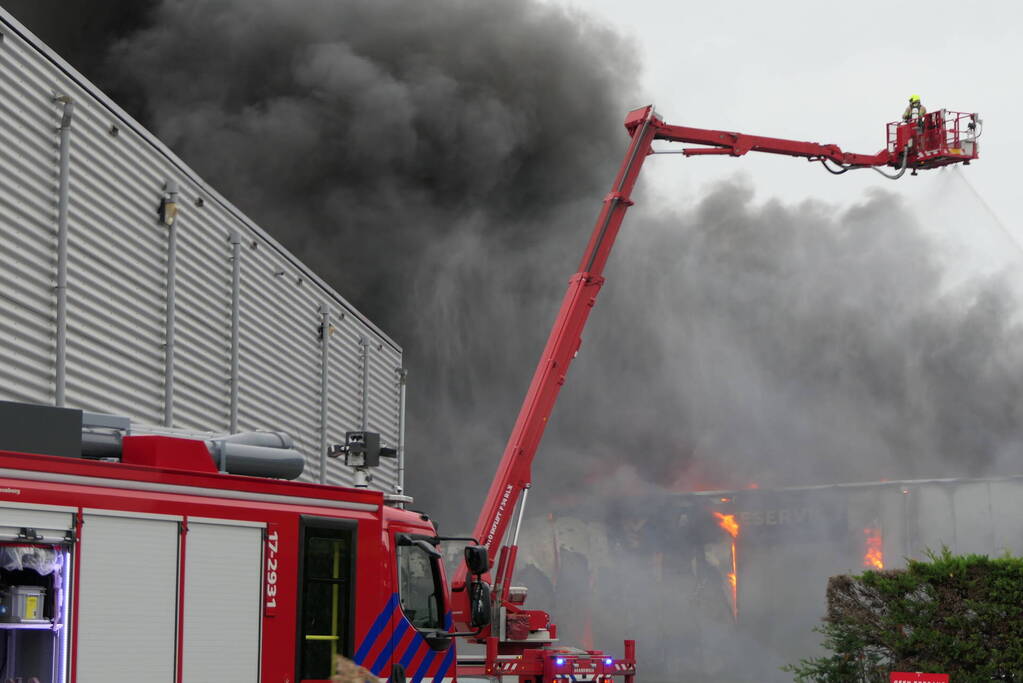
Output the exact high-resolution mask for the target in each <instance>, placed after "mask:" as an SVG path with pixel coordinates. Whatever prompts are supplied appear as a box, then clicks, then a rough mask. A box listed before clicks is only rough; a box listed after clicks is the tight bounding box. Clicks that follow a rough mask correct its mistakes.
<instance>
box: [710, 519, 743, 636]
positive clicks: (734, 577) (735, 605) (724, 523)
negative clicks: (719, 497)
mask: <svg viewBox="0 0 1023 683" xmlns="http://www.w3.org/2000/svg"><path fill="white" fill-rule="evenodd" d="M714 516H715V517H717V518H718V526H720V527H721V528H722V529H724V530H725V531H727V532H728V535H729V536H731V537H732V571H730V572H728V574H727V576H728V586H729V588H730V589H731V591H732V619H733V620H734V621H735V623H739V563H738V560H737V559H736V553H735V539H737V538H738V537H739V522H738V521H737V520H736V519H735V515H725V514H722V513H720V512H715V513H714Z"/></svg>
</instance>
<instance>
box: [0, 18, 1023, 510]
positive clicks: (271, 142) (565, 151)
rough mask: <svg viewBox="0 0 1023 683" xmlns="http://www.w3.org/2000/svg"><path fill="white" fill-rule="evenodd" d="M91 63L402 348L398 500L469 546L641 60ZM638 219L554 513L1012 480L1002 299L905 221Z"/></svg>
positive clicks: (363, 42)
mask: <svg viewBox="0 0 1023 683" xmlns="http://www.w3.org/2000/svg"><path fill="white" fill-rule="evenodd" d="M117 4H118V3H106V4H104V5H103V7H104V8H106V7H107V6H108V5H110V6H114V5H117ZM120 4H121V5H122V6H124V7H128V6H132V5H133V3H130V2H129V3H120ZM17 5H18V3H14V4H13V5H12V4H11V3H7V6H8V7H9V8H10V9H12V10H13V11H14V12H15V14H16V15H17V14H18V6H17ZM60 17H61V15H60V14H59V13H54V14H51V15H49V16H48V17H42V18H40V17H37V19H38V20H39V21H40V22H42V24H43V25H44V26H45V25H46V22H47V21H49V22H50V23H51V24H60ZM25 20H26V21H28V20H29V19H28V18H27V17H25ZM61 25H63V24H61ZM31 27H32V28H36V27H35V26H31ZM36 30H40V29H39V28H36ZM40 32H41V33H42V34H43V35H44V37H45V36H46V31H45V30H40ZM65 33H66V31H65ZM54 35H60V32H59V31H57V32H56V33H55V34H54ZM101 37H104V39H106V40H109V41H111V44H110V45H106V46H104V51H103V55H104V56H103V57H102V59H101V58H99V57H97V56H96V55H97V54H98V53H97V51H96V48H95V46H91V47H89V48H88V49H84V50H82V54H83V55H85V56H84V57H82V59H84V60H86V63H88V64H90V65H91V66H90V67H89V68H92V69H94V73H92V74H90V75H91V76H92V77H93V78H95V79H96V80H97V81H99V82H100V83H101V84H102V85H103V86H104V87H105V88H108V89H113V90H115V91H116V92H128V93H131V94H132V97H134V98H136V99H135V100H130V102H131V101H134V102H135V104H134V105H133V106H134V107H135V108H134V112H135V113H136V114H137V115H138V116H139V117H140V118H142V120H143V121H144V122H145V123H146V124H147V125H149V126H150V127H152V128H153V129H154V130H155V132H156V133H157V134H158V135H159V136H160V137H162V138H163V139H164V140H166V141H167V142H168V143H169V144H170V145H171V146H172V147H173V148H174V149H175V150H176V151H177V152H178V153H179V154H181V155H182V157H183V158H184V159H186V160H187V161H188V162H189V163H190V164H192V165H193V166H195V167H196V168H197V169H198V170H199V171H200V172H201V173H203V174H204V175H205V176H206V177H207V178H208V179H209V180H210V181H211V182H212V183H213V184H214V185H216V186H217V187H219V188H220V189H221V190H222V191H223V192H224V193H225V194H226V195H227V196H228V197H229V198H231V199H232V200H233V201H235V202H236V203H237V204H238V205H239V206H241V207H242V208H243V209H244V210H245V211H246V212H248V213H249V214H250V215H252V216H253V217H254V218H255V219H256V220H257V221H259V222H260V223H261V224H263V225H264V226H265V227H266V228H267V229H268V230H269V231H270V232H271V233H272V234H274V235H275V236H277V237H278V238H279V239H281V240H282V241H283V242H284V243H285V244H286V245H287V246H288V247H289V248H291V249H292V250H293V251H295V252H296V253H297V254H298V255H299V257H300V258H302V259H303V260H305V261H306V262H307V263H309V264H310V265H311V266H312V267H313V268H314V269H315V270H317V271H318V272H320V273H321V274H323V275H324V276H325V277H326V278H327V279H328V280H330V281H331V282H332V283H333V284H335V285H336V286H337V288H338V289H339V290H340V291H341V292H343V293H344V294H345V295H346V296H347V297H348V298H349V299H351V300H352V301H353V303H355V304H356V305H357V306H359V307H360V308H361V309H362V310H364V311H365V312H366V313H367V314H368V315H369V316H370V317H371V318H373V319H374V320H377V321H379V322H380V323H381V325H382V326H383V327H384V328H385V329H387V330H388V331H389V332H390V333H391V334H392V335H393V336H395V337H396V338H397V339H398V340H399V341H400V342H401V343H402V344H403V345H404V347H405V349H406V353H407V364H408V365H409V367H410V369H411V372H412V374H411V380H410V381H411V384H410V392H411V394H410V406H409V410H410V424H409V434H408V441H409V448H410V461H409V482H408V483H409V488H410V490H411V492H412V493H413V494H415V495H416V496H417V497H418V499H419V502H420V504H421V505H423V507H425V508H428V509H431V510H432V511H434V512H436V513H439V515H440V518H441V520H442V521H443V522H444V523H445V525H446V526H449V527H452V528H453V527H459V528H464V527H466V526H467V520H468V519H470V518H471V516H472V514H473V513H474V512H475V510H476V509H477V507H478V504H479V502H480V499H481V497H482V493H483V491H485V489H486V484H487V482H488V481H489V478H490V476H491V474H492V472H493V467H494V463H495V462H496V460H497V458H498V457H499V454H500V452H501V449H502V447H503V441H504V438H505V437H506V435H507V433H508V431H509V430H510V428H511V425H512V422H513V420H514V412H515V409H516V408H517V405H518V402H519V400H520V399H521V396H522V393H523V392H524V391H525V388H526V385H527V383H528V380H529V377H530V375H531V372H532V367H533V364H534V363H535V359H536V357H537V355H538V353H539V350H540V348H541V347H542V343H543V340H544V337H545V334H546V330H547V328H548V326H549V324H550V322H551V320H552V318H553V315H554V312H555V310H556V307H557V305H558V302H559V298H560V295H561V293H562V291H563V286H564V284H565V282H566V280H567V276H568V274H569V273H570V272H571V271H572V269H573V268H574V266H575V260H576V258H577V255H578V253H579V252H580V251H581V249H582V247H583V244H584V242H585V239H586V237H587V233H588V229H589V226H590V225H591V222H592V219H593V217H594V215H595V214H596V211H597V208H598V202H599V199H600V198H601V197H602V196H603V193H604V192H605V191H606V188H607V186H608V184H609V181H610V179H611V178H612V176H613V173H614V169H615V165H616V164H617V162H618V159H619V158H620V156H621V153H622V151H623V149H624V145H625V136H624V132H623V131H622V129H621V119H622V115H623V114H624V113H625V111H627V110H628V109H629V108H631V107H632V106H634V105H636V104H641V103H642V102H639V103H637V102H636V101H634V97H635V95H634V92H633V89H632V86H631V84H632V83H633V82H634V81H635V74H636V73H637V72H638V66H637V64H636V60H635V57H634V55H633V53H632V49H631V47H630V46H629V45H628V44H627V43H625V42H623V41H622V39H620V38H619V37H617V36H616V35H615V34H614V33H613V32H612V31H610V30H608V29H606V28H604V27H601V26H600V25H597V24H595V23H593V22H592V21H590V20H588V19H587V18H586V17H584V16H581V15H579V14H566V13H565V12H564V11H562V10H559V9H556V8H553V7H550V6H547V5H542V4H539V3H536V2H522V3H476V2H467V1H465V0H441V1H437V2H431V3H417V2H402V1H398V0H383V1H379V0H375V1H373V2H369V1H367V0H364V1H362V2H344V3H340V2H332V1H327V0H305V1H303V2H301V3H296V2H284V1H283V0H244V1H243V0H218V1H212V0H164V1H163V2H155V3H151V4H149V5H140V6H138V7H137V8H136V10H135V13H134V14H132V15H130V16H129V17H128V18H127V19H124V21H122V22H121V23H118V24H116V25H113V27H112V28H111V29H110V30H109V31H106V32H105V33H101ZM58 47H59V46H58ZM69 49H71V50H72V53H73V54H71V55H69V57H70V58H71V61H72V62H73V63H75V60H76V55H75V54H74V49H75V48H74V45H70V46H69ZM90 60H91V61H90ZM83 68H85V67H83ZM680 163H692V164H694V168H695V164H697V163H698V162H695V161H694V162H680ZM836 182H842V181H841V179H839V180H836ZM641 184H642V183H641ZM639 198H640V199H643V197H642V193H640V197H639ZM643 203H644V202H643V201H641V202H640V206H639V207H637V208H636V209H634V210H633V215H631V216H630V217H629V218H628V219H627V223H626V226H625V229H624V231H623V233H622V239H621V244H620V248H619V251H618V252H617V253H616V254H615V255H614V256H613V257H612V259H611V263H610V265H609V270H608V285H607V287H605V291H604V293H603V294H602V298H601V301H600V302H599V303H598V306H597V309H596V311H595V313H594V315H593V319H592V322H591V325H590V328H589V329H588V331H587V335H586V339H585V340H584V346H583V349H582V353H581V356H580V358H579V360H578V361H577V363H576V365H575V367H574V368H573V371H572V373H571V375H570V378H569V382H568V384H567V385H566V388H565V391H564V394H563V399H562V401H561V403H560V405H559V406H558V409H557V411H556V412H555V415H554V419H553V422H552V427H551V428H550V430H549V433H548V436H547V438H546V440H545V442H544V445H543V449H542V452H541V454H540V458H539V459H538V461H537V481H538V486H537V492H538V493H540V494H541V500H542V499H543V497H544V496H547V497H550V496H558V497H566V496H572V495H577V496H579V497H581V498H587V497H592V496H593V495H594V494H595V492H597V493H600V492H612V491H615V492H617V491H621V490H629V489H637V490H642V489H643V488H644V487H645V486H647V485H650V484H655V485H659V486H667V487H680V488H685V487H687V486H692V487H698V486H721V487H731V486H741V485H744V484H745V483H747V482H749V481H757V482H758V483H760V484H761V485H764V486H770V485H787V484H804V483H816V482H831V481H836V480H863V479H878V478H898V477H912V476H957V475H974V474H982V473H989V472H993V471H999V470H1004V469H1006V468H1011V467H1013V466H1014V454H1015V453H1017V452H1018V450H1019V441H1020V440H1019V436H1018V434H1017V431H1018V430H1017V425H1018V424H1019V417H1020V416H1019V415H1018V412H1019V409H1018V408H1017V406H1018V405H1019V401H1018V400H1017V399H1018V396H1019V394H1020V388H1021V378H1020V371H1019V368H1020V367H1021V366H1020V362H1019V361H1020V359H1019V358H1018V352H1017V351H1016V349H1019V348H1020V344H1019V343H1018V341H1019V332H1018V330H1017V329H1016V327H1015V326H1014V325H1013V324H1012V321H1013V319H1014V316H1015V313H1016V305H1015V302H1014V301H1013V299H1012V297H1011V296H1010V293H1009V290H1008V289H1007V288H1006V286H1005V284H1004V282H1003V281H1002V280H1001V279H1000V278H997V277H996V278H992V279H988V280H985V281H981V282H971V283H968V284H967V285H964V286H960V287H958V288H956V289H950V288H949V287H948V286H946V283H945V268H944V264H943V263H942V262H941V261H940V260H939V258H938V256H937V252H936V250H935V245H934V242H933V240H932V239H931V238H930V237H928V235H927V234H926V232H925V231H924V230H923V229H922V228H921V226H919V225H917V224H916V222H915V221H914V219H913V217H912V216H911V215H910V214H909V212H907V211H906V210H905V208H904V207H902V206H901V205H900V204H899V202H898V201H897V200H896V199H895V198H893V197H892V196H889V195H886V194H882V193H876V194H872V195H870V196H867V197H865V198H864V199H863V201H862V202H861V203H860V204H859V205H858V206H855V207H853V208H852V209H848V210H842V211H838V210H836V209H835V208H834V207H830V206H826V205H823V204H819V203H813V202H809V203H805V204H801V205H796V206H788V205H783V204H780V203H778V202H773V201H767V202H766V203H765V202H760V201H758V200H757V199H756V198H755V197H754V195H753V190H752V188H751V187H750V186H749V185H748V184H747V183H745V182H742V181H735V182H730V183H726V184H723V185H721V186H718V187H716V188H713V189H711V190H710V191H709V192H708V194H707V196H706V197H704V198H703V199H702V200H701V201H700V202H699V203H698V204H697V205H696V206H691V207H672V208H670V209H669V208H667V207H665V208H664V209H660V210H659V209H644V208H643ZM453 483H457V487H456V488H454V489H453V488H452V484H453Z"/></svg>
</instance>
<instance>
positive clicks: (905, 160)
mask: <svg viewBox="0 0 1023 683" xmlns="http://www.w3.org/2000/svg"><path fill="white" fill-rule="evenodd" d="M820 162H821V166H823V167H824V170H826V171H827V172H828V173H831V174H832V175H842V174H843V173H845V172H846V171H855V170H857V169H861V168H869V169H872V170H874V171H877V172H878V173H880V174H881V175H883V176H884V177H885V178H888V179H889V180H898V179H899V178H901V177H902V174H903V173H905V172H906V167H907V166H908V165H909V147H907V148H906V149H904V150H902V166H901V167H899V172H898V173H885V172H884V171H882V170H881V169H879V168H878V167H877V166H854V165H852V164H849V165H847V166H843V165H842V164H838V169H839V170H835V169H833V168H831V167H830V166H828V160H827V159H820Z"/></svg>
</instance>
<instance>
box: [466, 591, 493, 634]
mask: <svg viewBox="0 0 1023 683" xmlns="http://www.w3.org/2000/svg"><path fill="white" fill-rule="evenodd" d="M469 607H470V610H471V614H470V617H469V621H470V624H471V625H472V627H473V628H483V627H484V626H489V625H490V621H491V616H490V585H489V584H487V583H484V582H483V581H473V582H472V583H471V584H469Z"/></svg>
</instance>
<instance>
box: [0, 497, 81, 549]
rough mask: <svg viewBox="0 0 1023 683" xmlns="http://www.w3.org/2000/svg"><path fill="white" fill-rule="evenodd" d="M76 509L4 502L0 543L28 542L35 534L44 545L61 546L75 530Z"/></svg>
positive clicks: (0, 506) (0, 504) (2, 505)
mask: <svg viewBox="0 0 1023 683" xmlns="http://www.w3.org/2000/svg"><path fill="white" fill-rule="evenodd" d="M74 513H75V508H71V507H58V506H56V505H26V504H24V503H15V502H10V501H2V502H0V541H18V540H24V539H25V537H26V535H27V534H31V535H33V537H34V538H35V539H37V540H38V542H40V543H61V542H63V541H64V540H65V539H66V538H67V536H68V532H69V531H71V529H72V528H74Z"/></svg>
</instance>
